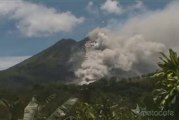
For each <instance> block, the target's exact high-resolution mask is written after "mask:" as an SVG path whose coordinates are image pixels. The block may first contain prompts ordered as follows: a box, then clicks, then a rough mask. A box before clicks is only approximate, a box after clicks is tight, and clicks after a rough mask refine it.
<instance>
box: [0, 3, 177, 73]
mask: <svg viewBox="0 0 179 120" xmlns="http://www.w3.org/2000/svg"><path fill="white" fill-rule="evenodd" d="M176 1H177V0H0V70H4V69H7V68H8V67H11V66H13V65H15V64H17V63H19V62H21V61H23V60H24V59H27V58H29V57H30V56H33V55H35V54H37V53H38V52H40V51H42V50H44V49H46V48H47V47H49V46H51V45H53V44H54V43H56V42H57V41H59V40H60V39H62V38H72V39H74V40H76V41H79V40H82V39H83V38H85V37H86V36H87V35H88V34H89V33H90V32H91V31H92V30H94V29H96V28H103V27H105V28H109V29H111V28H115V29H117V30H119V31H120V30H122V31H124V30H125V29H123V28H126V26H127V25H126V23H130V22H129V21H130V20H132V19H133V18H135V17H136V16H141V15H142V16H145V15H148V14H155V13H156V12H158V11H162V10H165V9H166V7H167V6H169V5H170V4H173V3H174V2H176ZM173 6H174V5H173ZM146 21H147V20H146ZM176 24H177V23H176ZM116 25H117V27H118V28H116ZM124 26H125V27H124ZM129 31H130V30H129ZM134 32H135V30H134Z"/></svg>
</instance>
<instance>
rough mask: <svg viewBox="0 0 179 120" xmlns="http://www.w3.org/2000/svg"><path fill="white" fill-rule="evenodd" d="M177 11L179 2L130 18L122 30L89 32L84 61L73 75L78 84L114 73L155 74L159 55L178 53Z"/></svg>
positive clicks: (104, 29) (178, 23) (178, 18)
mask: <svg viewBox="0 0 179 120" xmlns="http://www.w3.org/2000/svg"><path fill="white" fill-rule="evenodd" d="M178 11H179V2H174V3H171V4H170V5H168V6H167V7H166V8H165V9H163V10H160V11H159V10H158V11H147V12H145V13H143V14H142V15H138V16H135V17H132V18H130V19H129V20H127V21H126V23H125V24H124V25H123V27H120V28H118V27H113V28H111V27H106V28H96V29H95V30H93V31H92V32H90V33H89V38H90V40H89V41H88V42H87V43H86V56H85V57H86V59H85V60H84V62H83V63H82V65H81V67H80V68H79V69H78V70H77V71H76V73H75V74H76V76H77V77H78V79H79V82H80V84H88V83H91V82H94V81H96V80H99V79H100V78H102V77H105V76H108V75H110V74H111V71H112V70H113V69H119V70H122V71H126V72H131V71H133V72H136V73H146V72H151V71H150V70H155V69H156V63H157V60H158V56H159V53H160V52H165V50H167V49H168V48H173V49H175V50H179V49H178V48H179V47H178V44H179V40H178V39H179V16H178ZM108 26H110V25H108ZM116 26H118V25H116ZM119 26H121V23H120V25H119Z"/></svg>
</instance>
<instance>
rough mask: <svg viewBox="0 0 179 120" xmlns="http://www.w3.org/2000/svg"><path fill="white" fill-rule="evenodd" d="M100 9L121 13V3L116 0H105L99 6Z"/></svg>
mask: <svg viewBox="0 0 179 120" xmlns="http://www.w3.org/2000/svg"><path fill="white" fill-rule="evenodd" d="M101 10H104V11H105V12H107V13H112V14H122V12H123V9H122V7H121V5H120V4H119V2H118V1H116V0H106V2H105V3H104V4H102V6H101Z"/></svg>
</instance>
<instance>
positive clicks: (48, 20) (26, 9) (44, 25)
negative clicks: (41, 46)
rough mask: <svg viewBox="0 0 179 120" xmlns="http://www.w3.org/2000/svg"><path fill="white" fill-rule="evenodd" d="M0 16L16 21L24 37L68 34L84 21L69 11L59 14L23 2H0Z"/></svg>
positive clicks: (52, 10)
mask: <svg viewBox="0 0 179 120" xmlns="http://www.w3.org/2000/svg"><path fill="white" fill-rule="evenodd" d="M0 16H5V17H8V18H9V19H12V20H16V21H17V28H18V29H19V30H20V31H21V32H22V33H23V34H25V35H26V36H41V35H50V34H54V33H58V32H70V31H71V30H72V29H73V28H74V27H76V26H77V25H79V24H81V23H83V21H84V18H83V17H76V16H75V15H73V14H72V13H71V12H70V11H67V12H59V11H57V10H56V9H54V8H48V7H46V6H43V5H40V4H34V3H30V2H27V1H23V0H6V1H5V0H3V1H0Z"/></svg>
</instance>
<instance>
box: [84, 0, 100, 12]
mask: <svg viewBox="0 0 179 120" xmlns="http://www.w3.org/2000/svg"><path fill="white" fill-rule="evenodd" d="M86 10H87V11H88V12H89V13H91V14H95V15H97V14H99V11H98V8H97V7H96V6H95V5H94V3H93V1H89V2H88V5H87V7H86Z"/></svg>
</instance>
